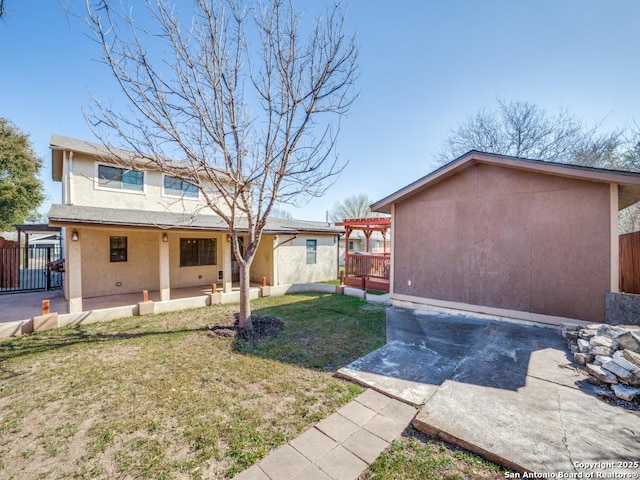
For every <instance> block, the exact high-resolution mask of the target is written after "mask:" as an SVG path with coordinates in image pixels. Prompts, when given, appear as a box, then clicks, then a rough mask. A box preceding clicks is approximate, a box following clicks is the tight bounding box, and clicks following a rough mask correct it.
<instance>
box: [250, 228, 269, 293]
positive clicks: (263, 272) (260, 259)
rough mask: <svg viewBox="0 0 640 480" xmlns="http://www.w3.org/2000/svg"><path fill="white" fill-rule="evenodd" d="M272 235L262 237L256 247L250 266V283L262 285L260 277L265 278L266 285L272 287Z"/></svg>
mask: <svg viewBox="0 0 640 480" xmlns="http://www.w3.org/2000/svg"><path fill="white" fill-rule="evenodd" d="M273 242H274V236H273V235H263V236H262V239H261V240H260V245H259V246H258V251H257V252H256V256H255V257H254V259H253V263H252V264H251V281H252V282H257V283H262V277H266V279H267V285H273V284H274V279H273V268H272V266H273Z"/></svg>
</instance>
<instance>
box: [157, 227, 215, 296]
mask: <svg viewBox="0 0 640 480" xmlns="http://www.w3.org/2000/svg"><path fill="white" fill-rule="evenodd" d="M168 238H169V271H170V285H171V288H185V287H196V286H200V285H211V284H212V283H215V282H217V281H218V271H219V270H222V269H223V267H222V265H223V258H222V245H221V243H222V242H223V241H226V235H220V234H211V233H201V232H193V233H192V232H170V233H168ZM181 238H215V239H216V264H215V265H202V266H192V267H181V266H180V239H181ZM156 252H157V250H156Z"/></svg>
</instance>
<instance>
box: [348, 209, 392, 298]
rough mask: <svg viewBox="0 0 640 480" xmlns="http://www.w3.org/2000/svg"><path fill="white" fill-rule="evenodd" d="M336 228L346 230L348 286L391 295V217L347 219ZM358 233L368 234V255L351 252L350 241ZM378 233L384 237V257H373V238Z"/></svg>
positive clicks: (366, 237)
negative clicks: (389, 240) (389, 235)
mask: <svg viewBox="0 0 640 480" xmlns="http://www.w3.org/2000/svg"><path fill="white" fill-rule="evenodd" d="M336 226H338V227H344V229H345V245H346V248H345V262H344V268H345V270H344V283H345V285H348V286H352V287H360V288H362V287H364V288H365V289H372V290H379V291H382V292H389V285H390V281H389V280H390V272H391V253H389V252H388V251H387V250H388V248H389V245H388V242H387V233H388V232H389V230H390V228H391V217H375V218H352V219H345V220H343V221H342V222H338V223H336ZM355 230H359V231H362V232H363V233H364V237H365V242H366V245H365V252H356V253H350V252H349V237H350V236H351V234H352V233H353V232H354V231H355ZM374 232H380V234H381V235H382V240H383V251H382V253H371V236H372V235H373V233H374Z"/></svg>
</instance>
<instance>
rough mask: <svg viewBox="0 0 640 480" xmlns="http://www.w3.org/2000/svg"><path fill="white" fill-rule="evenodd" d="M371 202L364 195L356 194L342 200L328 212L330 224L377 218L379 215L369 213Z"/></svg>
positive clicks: (367, 196)
mask: <svg viewBox="0 0 640 480" xmlns="http://www.w3.org/2000/svg"><path fill="white" fill-rule="evenodd" d="M372 203H373V200H371V199H370V198H369V195H367V194H366V193H357V194H355V195H351V196H349V197H347V198H345V199H344V200H341V201H339V202H336V203H335V204H334V205H333V208H332V209H331V210H330V212H329V216H330V218H331V221H332V222H341V221H343V220H345V219H349V218H370V217H379V216H380V214H379V213H377V212H372V211H371V204H372Z"/></svg>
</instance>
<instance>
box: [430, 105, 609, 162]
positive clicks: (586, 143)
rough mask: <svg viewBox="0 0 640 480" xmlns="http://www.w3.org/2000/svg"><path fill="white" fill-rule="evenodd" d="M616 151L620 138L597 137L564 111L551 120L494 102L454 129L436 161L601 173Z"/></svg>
mask: <svg viewBox="0 0 640 480" xmlns="http://www.w3.org/2000/svg"><path fill="white" fill-rule="evenodd" d="M619 146H620V132H613V133H609V134H601V133H600V132H599V131H598V126H595V127H586V126H585V125H584V124H583V123H582V122H580V121H578V120H576V119H575V118H574V117H573V116H572V115H570V114H569V113H568V112H567V111H566V110H561V111H559V113H557V114H555V115H552V114H549V113H547V111H546V110H544V109H543V108H541V107H539V106H537V105H535V104H533V103H530V102H524V101H513V102H506V101H504V100H498V106H497V108H495V109H483V110H480V111H479V112H477V113H476V114H475V115H473V116H471V117H469V118H467V120H466V121H465V122H463V123H462V124H461V125H460V126H459V127H457V128H456V129H454V130H453V131H452V133H451V135H450V136H449V138H448V139H447V140H446V141H445V144H444V148H443V149H442V151H441V152H440V153H439V155H438V159H439V160H440V161H441V162H443V163H444V162H448V161H451V160H453V159H455V158H457V157H459V156H460V155H463V154H465V153H466V152H468V151H469V150H480V151H483V152H489V153H499V154H503V155H512V156H515V157H525V158H532V159H538V160H547V161H552V162H562V163H574V164H580V165H585V166H594V167H604V166H607V164H608V163H609V162H610V159H611V155H612V154H613V152H614V151H615V150H617V149H618V148H619Z"/></svg>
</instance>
